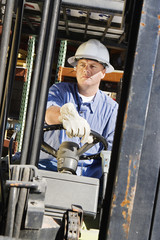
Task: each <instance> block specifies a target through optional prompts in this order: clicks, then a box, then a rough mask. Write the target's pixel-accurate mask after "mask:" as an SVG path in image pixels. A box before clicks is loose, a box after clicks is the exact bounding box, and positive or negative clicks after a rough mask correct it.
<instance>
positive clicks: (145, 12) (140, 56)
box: [99, 0, 160, 240]
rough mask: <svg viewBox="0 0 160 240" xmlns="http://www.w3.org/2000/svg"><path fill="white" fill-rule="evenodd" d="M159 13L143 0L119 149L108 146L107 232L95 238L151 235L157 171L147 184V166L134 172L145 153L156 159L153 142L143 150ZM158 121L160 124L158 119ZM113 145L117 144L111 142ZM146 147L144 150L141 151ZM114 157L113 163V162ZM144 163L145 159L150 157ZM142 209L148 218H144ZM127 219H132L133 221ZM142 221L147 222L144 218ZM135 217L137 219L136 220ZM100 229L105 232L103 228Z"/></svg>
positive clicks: (154, 0) (155, 3)
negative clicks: (144, 202) (110, 150)
mask: <svg viewBox="0 0 160 240" xmlns="http://www.w3.org/2000/svg"><path fill="white" fill-rule="evenodd" d="M152 6H154V7H152ZM159 12H160V3H159V1H158V0H152V1H149V0H145V1H144V2H143V8H142V14H141V19H140V25H139V32H138V38H137V44H136V49H135V55H134V63H133V70H132V74H131V79H130V85H129V95H128V98H127V96H126V99H125V101H126V102H125V103H126V109H125V112H124V116H123V124H122V126H121V127H122V134H121V132H118V131H117V130H119V129H118V128H117V129H116V133H115V138H116V136H117V138H119V135H120V134H121V138H120V140H119V141H120V142H119V144H120V145H119V146H115V145H114V146H113V151H117V153H115V152H113V154H112V157H111V162H112V164H111V169H110V173H109V177H111V179H110V180H109V181H108V182H109V183H111V184H112V182H114V184H113V189H112V190H113V192H112V190H111V189H109V186H108V187H107V191H108V192H106V205H109V204H110V210H109V207H108V206H107V207H106V209H104V211H106V212H104V214H108V213H109V214H108V215H109V216H107V217H106V218H107V220H106V219H105V217H104V215H103V218H102V221H103V220H104V221H105V220H106V225H105V226H106V232H105V233H104V234H103V237H102V235H100V238H99V239H103V240H104V239H107V240H118V239H121V240H123V239H124V240H125V239H129V240H131V239H134V240H136V239H139V240H140V239H141V240H148V239H149V236H150V231H151V230H152V229H151V228H152V218H153V214H154V212H153V202H154V198H155V194H156V186H157V182H156V181H157V178H158V172H159V167H158V166H157V169H156V168H153V169H154V171H152V174H151V176H152V177H153V181H152V179H150V178H147V177H148V172H149V169H147V167H149V164H148V165H147V167H145V168H144V169H143V168H142V169H141V171H140V173H141V175H139V174H140V173H139V169H140V164H141V161H142V162H143V166H145V158H144V157H147V154H148V156H150V157H151V154H150V153H152V155H154V154H155V155H156V156H159V155H158V151H156V150H157V148H156V147H154V146H152V145H154V143H153V140H152V143H151V142H150V145H145V144H146V142H145V141H146V140H147V134H148V132H147V130H148V126H150V130H152V133H153V129H154V128H152V126H153V124H154V118H153V114H151V112H149V110H150V109H152V110H153V105H152V103H151V99H152V98H151V97H152V96H153V95H154V91H152V89H153V88H154V80H155V79H154V77H155V68H156V66H158V65H157V62H156V58H157V51H158V44H159V37H160V34H159V28H160V27H159V26H160V24H159ZM132 37H133V36H132ZM131 51H132V50H131ZM129 54H130V53H128V55H129ZM126 65H127V64H126ZM126 67H127V66H126ZM130 70H131V69H130ZM125 81H127V80H126V79H125V78H124V82H125ZM128 81H129V79H128ZM159 88H160V86H159V85H158V86H157V89H159ZM157 91H158V90H157ZM122 92H123V90H122ZM157 100H158V99H157ZM120 107H121V104H120ZM123 107H124V103H123ZM157 107H158V106H157V102H154V108H155V109H156V110H155V111H157ZM122 110H123V109H122ZM158 110H159V107H158ZM120 111H121V109H120ZM154 113H155V112H154ZM149 114H150V115H149ZM119 115H120V113H119ZM151 116H152V117H151ZM155 116H156V117H158V116H159V112H157V115H155ZM157 119H159V117H158V118H157ZM149 121H150V122H149ZM149 123H150V125H149ZM155 123H157V121H155ZM157 124H158V123H157ZM155 126H156V125H155ZM156 128H157V129H158V126H156ZM155 132H157V131H155ZM158 133H159V132H157V134H158ZM154 134H155V133H154ZM154 134H153V135H154ZM157 136H159V135H157ZM144 137H145V138H144ZM156 139H157V138H156ZM115 144H117V141H116V140H115ZM146 146H147V147H148V148H146ZM156 146H157V145H156ZM116 157H117V159H115V158H116ZM147 159H149V157H148V158H147ZM148 161H149V160H148ZM150 161H152V167H153V166H156V164H157V159H156V158H155V159H152V160H151V159H150ZM114 164H115V166H114ZM114 167H115V169H114ZM143 170H144V171H145V172H144V171H143ZM142 173H143V174H142ZM140 180H141V182H143V185H142V184H141V186H143V189H141V190H143V194H141V199H140V198H139V196H140V195H138V193H139V191H136V190H137V187H138V189H139V185H137V184H139V181H140ZM148 183H149V186H150V188H149V189H150V194H147V197H148V198H147V201H146V202H147V203H148V204H147V205H146V206H147V207H149V209H146V211H143V210H144V209H145V205H143V201H144V200H146V199H145V193H148ZM109 194H112V195H111V196H112V198H111V199H110V200H111V201H110V203H109V201H108V200H107V198H109V196H110V195H109ZM143 198H144V199H143ZM135 199H136V202H135ZM141 201H142V202H141ZM141 208H143V209H141ZM147 210H148V214H146V213H147ZM140 214H141V217H140ZM132 216H134V218H133V219H132ZM147 216H148V218H146V217H147ZM139 217H140V220H138V218H139ZM142 222H143V224H142ZM102 226H103V230H104V225H103V223H102ZM136 229H137V231H136ZM101 230H102V229H101ZM103 230H102V232H103Z"/></svg>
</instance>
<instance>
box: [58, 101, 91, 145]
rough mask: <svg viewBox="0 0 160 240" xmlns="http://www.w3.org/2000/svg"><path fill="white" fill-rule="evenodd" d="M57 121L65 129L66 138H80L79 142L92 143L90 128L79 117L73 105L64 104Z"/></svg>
mask: <svg viewBox="0 0 160 240" xmlns="http://www.w3.org/2000/svg"><path fill="white" fill-rule="evenodd" d="M60 114H61V115H60V117H59V121H60V122H62V124H63V127H64V128H65V129H66V134H67V136H68V137H71V138H72V137H82V140H81V142H82V143H85V142H88V143H92V142H93V137H92V136H90V126H89V124H88V122H87V121H86V120H85V119H84V118H83V117H81V116H79V114H78V112H77V111H76V109H75V107H74V105H73V103H66V104H64V105H63V106H62V107H61V109H60Z"/></svg>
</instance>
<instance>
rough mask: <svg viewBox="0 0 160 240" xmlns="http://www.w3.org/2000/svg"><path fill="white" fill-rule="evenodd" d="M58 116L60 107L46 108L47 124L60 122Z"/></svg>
mask: <svg viewBox="0 0 160 240" xmlns="http://www.w3.org/2000/svg"><path fill="white" fill-rule="evenodd" d="M59 116H60V107H58V106H51V107H49V108H48V109H47V110H46V115H45V122H46V123H47V124H48V125H52V124H60V123H61V122H60V121H59V119H58V118H59Z"/></svg>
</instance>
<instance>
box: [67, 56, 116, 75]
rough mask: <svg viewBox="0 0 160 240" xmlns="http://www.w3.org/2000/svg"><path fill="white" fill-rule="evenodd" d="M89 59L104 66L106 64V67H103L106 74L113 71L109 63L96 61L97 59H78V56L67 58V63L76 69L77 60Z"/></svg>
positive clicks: (90, 57) (88, 57) (86, 57)
mask: <svg viewBox="0 0 160 240" xmlns="http://www.w3.org/2000/svg"><path fill="white" fill-rule="evenodd" d="M82 58H83V59H90V60H93V61H98V62H100V63H104V64H107V66H106V67H105V68H106V73H111V72H113V71H114V67H113V66H112V65H111V64H110V63H109V62H103V61H102V60H101V59H98V58H95V59H94V58H93V56H83V57H79V56H73V57H70V58H68V63H69V64H70V65H71V66H73V67H76V65H77V62H78V60H79V59H82Z"/></svg>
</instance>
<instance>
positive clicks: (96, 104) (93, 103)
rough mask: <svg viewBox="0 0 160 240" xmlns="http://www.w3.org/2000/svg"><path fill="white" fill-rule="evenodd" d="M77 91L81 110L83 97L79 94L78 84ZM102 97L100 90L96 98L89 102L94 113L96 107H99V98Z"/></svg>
mask: <svg viewBox="0 0 160 240" xmlns="http://www.w3.org/2000/svg"><path fill="white" fill-rule="evenodd" d="M76 92H77V100H78V110H80V106H81V104H82V98H81V97H80V95H79V94H78V86H77V84H76ZM99 97H100V90H98V91H97V93H96V95H95V97H94V99H93V100H92V101H91V102H89V103H87V104H88V105H89V107H90V109H91V112H92V113H93V112H94V111H95V109H96V108H97V107H98V100H99Z"/></svg>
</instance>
